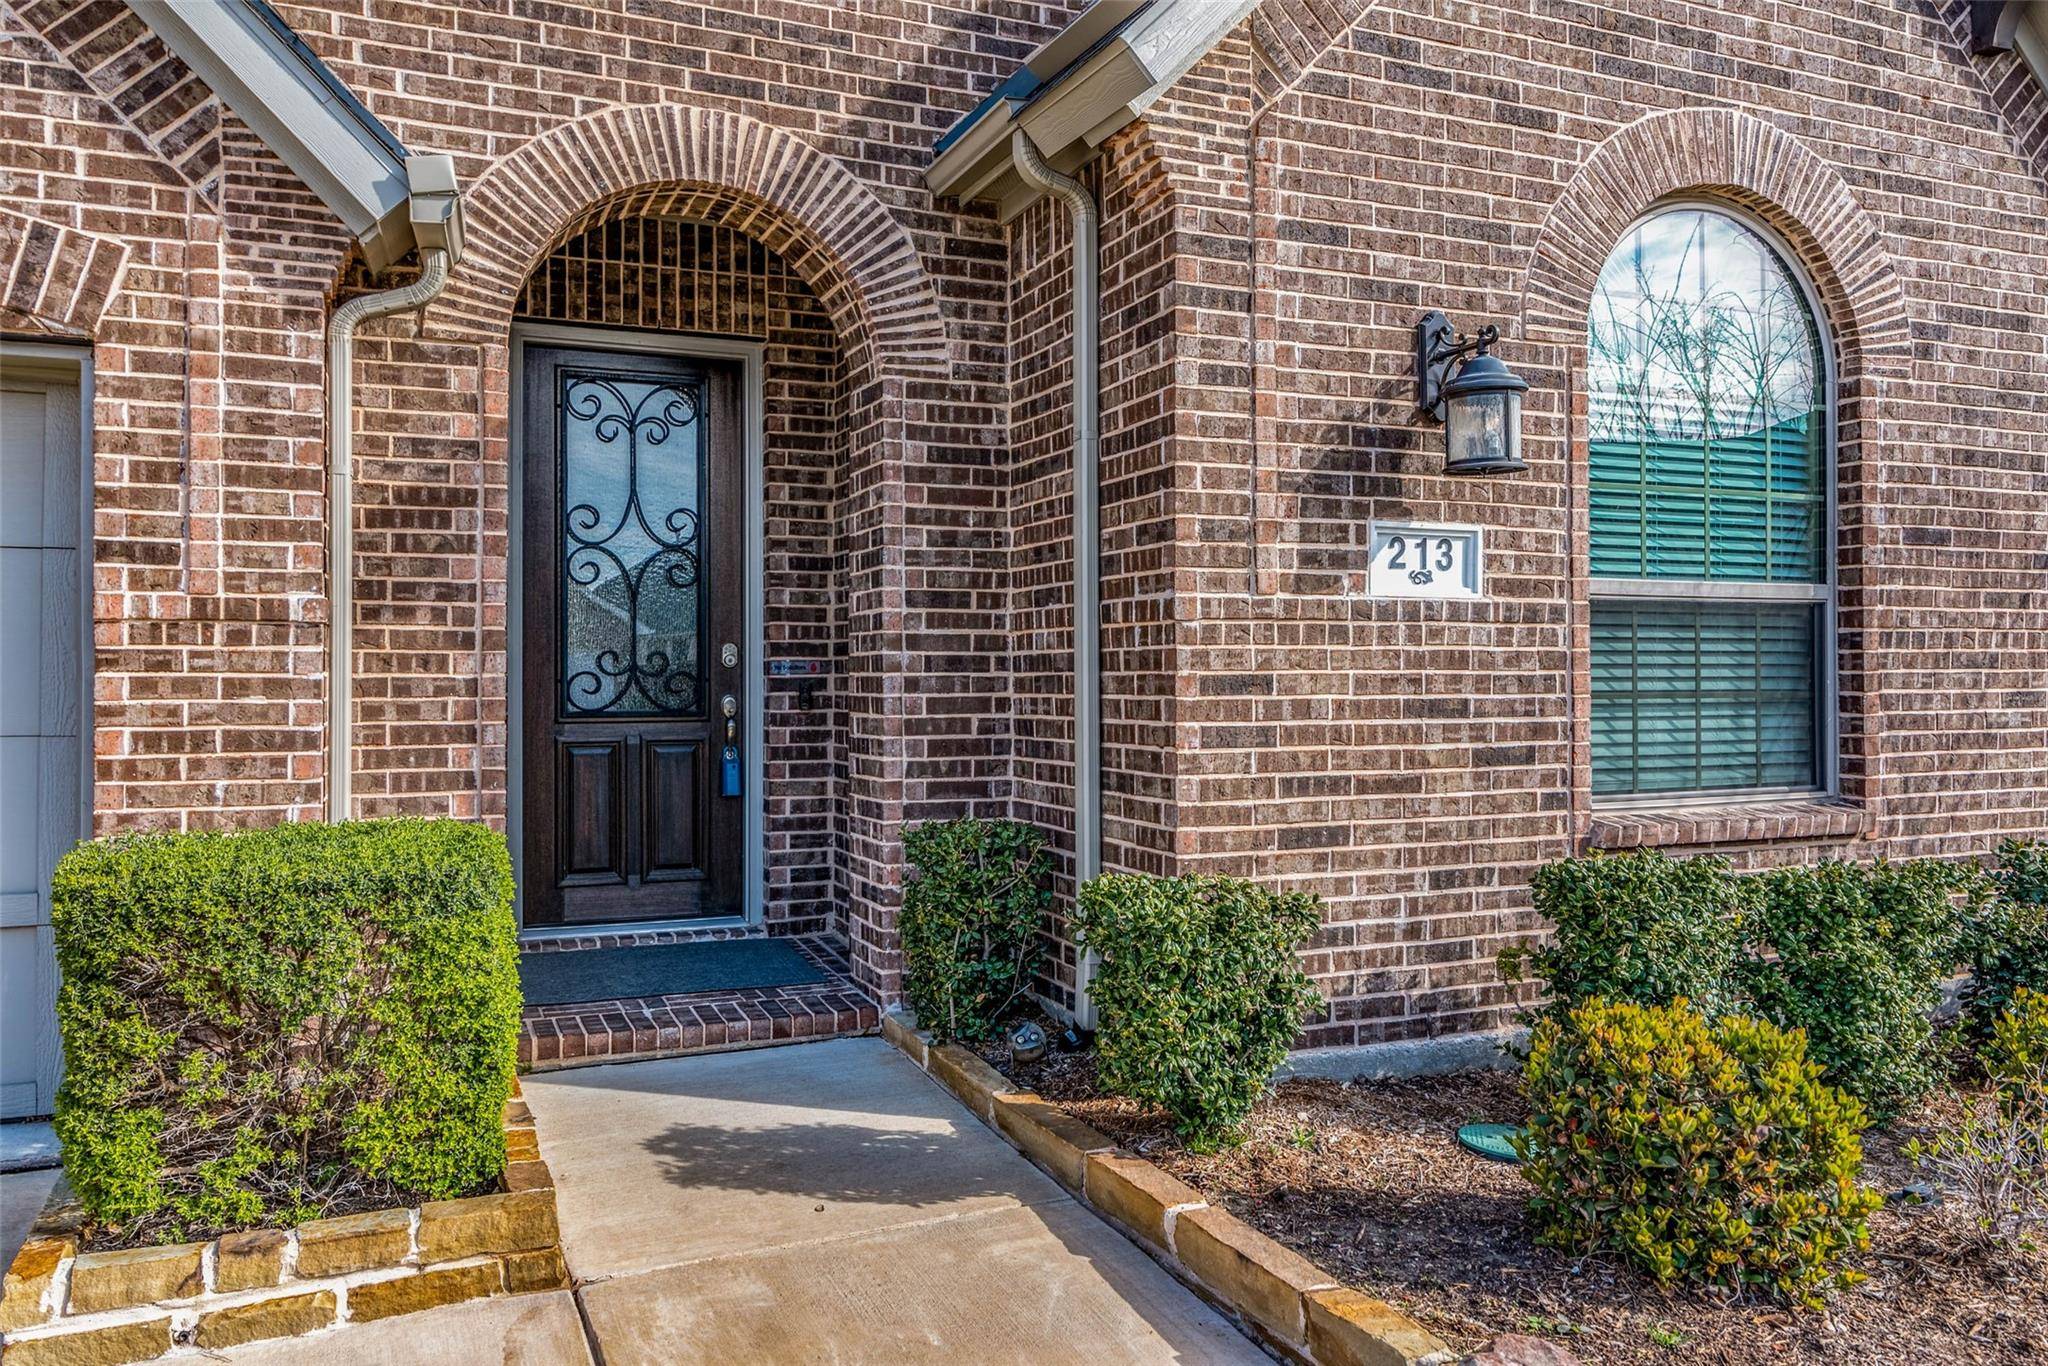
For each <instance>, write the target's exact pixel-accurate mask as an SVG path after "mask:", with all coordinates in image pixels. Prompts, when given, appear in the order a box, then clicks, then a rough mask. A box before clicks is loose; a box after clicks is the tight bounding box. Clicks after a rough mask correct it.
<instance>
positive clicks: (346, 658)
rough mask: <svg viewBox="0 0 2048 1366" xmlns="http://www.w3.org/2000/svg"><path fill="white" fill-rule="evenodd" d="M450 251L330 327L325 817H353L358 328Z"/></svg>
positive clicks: (411, 293) (442, 271)
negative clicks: (405, 283) (408, 280)
mask: <svg viewBox="0 0 2048 1366" xmlns="http://www.w3.org/2000/svg"><path fill="white" fill-rule="evenodd" d="M448 258H449V253H448V252H447V250H446V249H444V248H440V247H429V248H427V249H426V250H424V251H422V252H421V253H420V278H419V279H417V280H415V281H413V282H412V283H411V284H409V285H402V286H400V287H399V288H397V289H387V290H385V291H384V292H383V293H381V294H359V295H357V296H356V297H355V298H353V299H350V300H349V301H348V302H347V303H345V304H343V305H342V306H341V307H339V308H337V309H335V310H334V318H333V320H332V321H330V322H329V323H328V325H327V819H328V820H330V821H345V820H347V819H348V818H349V809H350V797H351V795H352V792H353V788H354V776H355V765H354V760H353V755H352V747H351V744H350V741H351V739H352V736H353V729H354V720H355V718H354V710H355V708H354V702H355V662H354V658H353V648H354V641H355V608H356V580H355V521H356V516H355V513H356V495H355V420H354V418H355V392H354V383H355V382H354V368H355V367H354V359H355V337H356V327H357V326H358V325H359V324H361V323H364V322H367V321H369V320H370V319H371V318H381V317H383V316H385V315H386V314H388V313H402V312H404V311H405V310H406V309H409V308H418V307H420V306H421V305H423V304H425V303H426V302H427V301H428V300H430V299H432V298H433V297H434V296H435V295H437V294H439V293H440V292H441V290H442V288H443V287H444V286H446V285H447V283H448Z"/></svg>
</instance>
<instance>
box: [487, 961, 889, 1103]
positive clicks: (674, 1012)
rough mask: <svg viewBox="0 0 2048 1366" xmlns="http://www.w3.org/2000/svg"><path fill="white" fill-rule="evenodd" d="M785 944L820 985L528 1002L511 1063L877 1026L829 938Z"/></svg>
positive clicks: (595, 1062) (755, 1042)
mask: <svg viewBox="0 0 2048 1366" xmlns="http://www.w3.org/2000/svg"><path fill="white" fill-rule="evenodd" d="M789 943H790V944H791V945H792V946H793V947H794V948H795V949H796V950H797V952H798V953H800V954H802V955H803V956H804V958H805V959H807V960H808V961H809V962H810V963H811V964H812V966H814V967H816V968H817V969H818V970H819V971H821V972H822V973H824V974H825V976H826V980H825V981H823V982H810V983H804V984H801V985H796V986H782V987H742V988H736V989H732V990H725V991H698V992H687V993H683V994H679V995H674V996H642V997H633V998H627V999H621V1000H614V1001H579V1002H575V1003H573V1004H568V1005H546V1006H529V1007H527V1008H526V1010H524V1011H523V1012H521V1016H520V1024H519V1066H520V1067H521V1069H522V1070H525V1071H531V1072H553V1071H560V1070H562V1069H564V1068H570V1067H595V1066H600V1065H603V1064H606V1063H615V1062H644V1061H648V1060H651V1059H654V1058H681V1057H690V1056H693V1055H696V1054H699V1053H736V1052H740V1051H743V1050H746V1049H752V1048H773V1047H777V1046H779V1045H782V1044H794V1043H816V1042H818V1041H820V1040H823V1039H838V1038H847V1037H850V1036H854V1035H861V1034H874V1033H877V1032H879V1030H880V1029H881V1024H882V1018H881V1010H880V1008H879V1007H878V1006H877V1005H876V1004H875V1003H874V1002H873V1001H872V1000H870V999H869V998H868V996H867V995H866V993H864V992H862V991H861V989H860V988H859V987H857V986H855V985H854V982H853V972H852V965H851V964H850V963H849V962H848V961H847V958H846V951H845V949H844V948H843V947H841V946H840V944H839V943H838V942H837V941H836V940H833V939H830V938H827V937H825V936H823V935H799V936H792V937H790V939H789ZM551 951H554V952H574V951H575V950H573V949H570V950H551Z"/></svg>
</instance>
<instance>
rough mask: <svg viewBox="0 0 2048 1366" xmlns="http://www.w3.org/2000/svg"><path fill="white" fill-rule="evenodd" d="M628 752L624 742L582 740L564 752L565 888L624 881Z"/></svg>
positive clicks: (560, 767)
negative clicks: (626, 759)
mask: <svg viewBox="0 0 2048 1366" xmlns="http://www.w3.org/2000/svg"><path fill="white" fill-rule="evenodd" d="M625 747H626V742H625V741H623V740H582V739H579V740H572V741H569V742H568V743H565V744H563V745H562V746H561V747H560V750H559V754H560V759H559V764H558V771H559V773H560V774H561V797H562V806H561V811H560V813H559V815H558V818H557V825H556V829H557V830H558V831H559V833H560V838H561V851H562V884H563V885H564V886H586V887H587V886H591V885H595V884H608V883H620V882H624V881H625V880H626V771H625V770H626V763H625V758H626V756H625V752H624V751H625Z"/></svg>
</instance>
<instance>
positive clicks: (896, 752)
mask: <svg viewBox="0 0 2048 1366" xmlns="http://www.w3.org/2000/svg"><path fill="white" fill-rule="evenodd" d="M465 203H466V229H467V241H468V249H467V256H466V258H465V260H464V261H463V263H462V264H461V266H460V267H459V268H458V269H457V270H456V272H455V274H454V276H453V278H452V280H451V283H450V287H449V289H448V291H447V293H446V294H445V295H444V296H443V298H442V299H441V300H440V301H438V302H437V303H436V304H435V305H434V306H433V307H432V308H431V309H430V310H429V312H428V316H427V318H426V319H425V322H424V328H423V332H424V334H425V335H427V336H430V337H434V338H436V339H441V338H447V339H450V340H457V341H463V342H470V343H473V344H475V345H476V346H477V347H479V348H480V350H481V353H482V355H483V363H482V367H481V378H480V383H481V387H482V394H481V395H480V397H481V404H480V407H481V411H482V423H481V432H480V437H481V441H482V445H483V450H484V455H485V462H486V465H487V467H495V469H496V470H498V471H500V473H499V474H498V475H497V476H496V477H498V478H503V474H502V471H503V469H504V464H503V462H504V459H505V456H506V454H507V453H508V448H509V428H508V419H507V416H506V414H507V413H508V412H509V411H510V410H511V409H510V393H511V388H512V381H513V377H512V376H511V375H510V373H509V349H508V337H509V328H510V325H511V322H512V317H513V311H514V306H515V303H516V301H517V298H518V295H519V291H520V289H521V287H522V286H523V285H524V284H525V282H526V280H527V278H528V276H529V274H530V273H531V272H532V271H533V269H534V267H535V266H536V265H537V264H538V263H539V262H541V261H542V260H543V259H544V258H546V256H547V255H548V253H549V252H550V251H552V250H553V249H554V248H555V247H556V246H557V245H558V244H560V243H562V242H564V241H566V240H568V239H570V238H572V237H575V236H577V235H578V234H582V233H586V232H588V231H589V230H590V229H591V228H593V227H595V226H598V225H601V224H604V223H607V222H611V221H614V220H621V219H632V218H639V219H646V218H661V219H676V220H683V221H688V222H693V223H702V224H711V225H715V226H718V227H722V228H726V229H731V230H735V231H738V232H741V233H744V234H745V235H747V236H748V237H751V238H753V239H755V240H758V241H759V242H761V243H763V244H765V245H766V246H768V247H769V248H770V249H772V250H773V251H774V252H776V253H777V254H778V255H779V256H780V257H781V258H782V259H783V260H785V261H787V262H788V263H789V265H790V267H791V268H792V269H793V270H794V271H795V272H796V273H798V274H799V275H800V276H802V278H803V279H804V280H805V282H806V283H807V284H808V285H809V287H810V289H811V290H812V291H813V292H814V293H815V295H816V297H817V298H818V300H819V301H820V302H821V303H822V305H823V306H824V308H825V309H826V311H827V313H828V314H829V316H830V317H831V320H832V324H833V328H834V331H835V332H836V334H837V339H838V343H839V347H840V350H841V354H842V356H843V357H844V363H845V366H846V383H845V393H846V401H845V403H844V406H843V417H842V421H843V422H844V426H845V431H844V441H845V450H846V452H847V457H846V467H845V469H844V472H843V475H844V477H843V485H842V492H841V496H840V499H839V504H838V525H839V528H840V538H841V550H842V558H843V564H844V577H845V582H844V585H843V593H844V601H845V618H846V624H845V657H846V663H845V670H844V675H843V677H842V678H841V679H839V680H837V681H836V682H837V687H838V690H839V691H841V692H842V694H843V697H844V699H845V710H846V738H845V747H844V763H845V781H844V784H843V787H842V791H843V794H844V796H843V801H844V806H845V809H844V812H843V816H844V836H843V845H842V848H841V850H840V856H841V860H842V866H843V868H844V871H845V884H846V889H847V892H846V895H847V901H848V905H847V907H846V920H845V923H846V928H847V933H848V939H849V941H850V949H851V958H852V962H853V968H854V973H855V976H856V978H857V979H858V980H859V981H860V983H861V985H862V986H863V987H865V988H866V989H867V990H869V991H870V992H871V993H873V994H875V995H876V996H877V997H879V998H881V999H882V1000H884V1001H885V1002H886V1001H891V1000H893V999H894V998H895V996H896V995H897V991H898V982H899V976H900V969H899V965H898V955H897V950H896V935H895V926H894V919H895V909H896V904H897V900H898V893H899V888H900V884H901V871H902V847H901V832H902V827H903V823H904V819H905V813H906V805H907V803H910V802H914V801H915V799H916V793H917V790H918V787H919V774H918V772H917V757H916V754H915V752H914V751H915V749H916V747H915V746H914V745H913V744H912V743H911V742H910V741H909V740H908V738H907V736H906V730H907V729H909V728H912V727H911V726H908V725H907V718H914V716H915V714H916V703H915V699H914V694H915V693H916V692H917V691H918V684H917V681H916V679H915V677H914V676H913V675H914V674H915V672H916V669H917V664H916V661H915V649H916V646H915V644H914V642H913V639H912V636H913V633H914V631H915V628H916V622H917V610H916V608H915V607H914V606H913V605H912V604H911V603H910V602H909V601H908V598H909V590H908V586H907V585H909V583H910V582H911V580H912V579H913V578H914V577H915V570H914V569H913V568H912V567H911V566H910V564H909V560H910V558H911V555H912V542H913V541H914V539H915V537H914V533H913V532H912V531H911V530H910V529H909V528H908V523H909V522H910V521H911V520H912V518H911V515H910V514H909V513H908V512H907V510H906V490H907V488H908V487H909V486H910V485H911V484H912V483H913V482H915V481H916V480H917V479H918V475H917V474H916V472H915V469H916V467H917V466H918V465H920V463H921V462H923V461H925V460H926V459H928V455H927V452H928V451H929V450H930V449H933V448H935V447H937V446H938V445H939V444H941V443H942V442H943V441H944V440H946V436H945V433H944V432H943V431H942V430H939V429H934V428H932V427H931V426H930V425H929V424H930V423H932V422H936V421H939V420H941V419H939V418H937V417H935V416H934V417H927V416H926V406H925V405H926V401H927V399H928V396H929V395H932V394H936V393H941V392H943V391H944V390H945V388H946V387H947V386H948V385H949V383H950V381H951V380H952V378H953V375H954V366H953V354H952V351H953V348H952V346H951V345H950V343H949V338H948V335H947V329H946V325H945V322H944V320H943V318H942V316H941V313H940V309H939V302H938V294H937V292H936V290H935V289H934V286H933V283H932V281H931V280H930V278H929V277H928V276H927V273H926V271H925V268H924V265H923V263H922V261H921V259H920V257H919V255H918V253H917V250H916V248H915V246H914V245H913V243H912V241H911V239H910V237H909V235H908V234H907V233H906V232H905V231H904V230H903V229H902V227H901V226H900V225H899V224H898V223H897V221H896V219H895V217H894V216H893V215H892V214H891V212H890V210H889V209H888V208H887V207H886V206H885V205H884V204H883V203H882V202H881V201H880V200H879V199H877V198H876V196H875V195H874V193H873V192H872V191H871V190H869V189H868V188H867V187H866V186H865V185H864V184H862V183H861V182H860V181H859V180H858V179H856V178H855V177H854V176H853V175H852V174H851V173H850V172H849V171H848V170H847V169H846V168H845V167H844V166H842V165H841V164H840V163H838V162H837V161H835V160H833V159H832V158H830V157H827V156H825V155H824V154H823V153H820V152H819V151H817V150H816V149H815V148H813V147H811V146H810V145H809V144H807V143H805V142H804V141H803V140H802V139H800V138H798V137H796V136H795V135H794V134H791V133H788V132H786V131H784V130H780V129H777V128H773V127H771V126H769V125H767V124H764V123H762V122H760V121H758V120H755V119H751V118H747V117H745V116H743V115H737V114H732V113H727V112H722V111H710V110H703V109H693V108H687V107H682V106H674V105H664V106H659V107H638V108H621V109H612V110H606V111H603V112H601V113H598V114H594V115H590V116H588V117H586V118H583V119H579V120H576V121H573V122H571V123H567V124H564V125H562V126H560V127H558V128H556V129H554V130H553V131H551V132H549V133H547V134H544V135H543V136H541V137H540V138H537V139H535V140H534V141H533V142H531V143H529V144H527V145H526V146H524V147H522V148H521V149H520V150H519V151H517V152H515V153H513V154H512V155H511V156H509V157H507V158H506V159H505V160H504V161H502V162H500V163H498V164H497V165H496V166H495V167H493V168H492V169H491V170H490V171H489V172H488V173H486V175H485V176H484V177H483V178H482V179H481V180H479V181H478V182H477V183H476V184H475V185H474V186H473V187H471V189H470V190H469V192H468V194H467V196H466V201H465ZM487 477H490V476H487ZM486 577H488V571H486ZM502 659H503V657H502V655H500V656H498V657H497V662H496V665H495V667H496V668H498V669H499V670H500V676H501V677H502V669H503V663H502ZM493 667H494V665H493V662H492V661H490V660H487V661H486V662H485V664H484V669H485V671H486V674H487V675H488V673H489V672H490V671H491V669H492V668H493ZM501 691H502V690H501ZM504 710H505V704H504V702H503V701H502V699H499V700H497V701H496V713H497V714H498V715H499V716H502V715H503V713H504ZM489 720H490V718H489V716H487V717H486V719H485V724H486V725H488V724H489Z"/></svg>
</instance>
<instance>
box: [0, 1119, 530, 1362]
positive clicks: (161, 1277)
mask: <svg viewBox="0 0 2048 1366" xmlns="http://www.w3.org/2000/svg"><path fill="white" fill-rule="evenodd" d="M504 1125H505V1148H506V1153H507V1155H508V1157H509V1158H510V1159H511V1160H510V1163H509V1166H508V1169H507V1172H506V1175H505V1178H504V1180H503V1182H502V1183H501V1184H502V1186H503V1189H502V1190H501V1191H499V1192H497V1193H494V1194H488V1195H477V1196H471V1197H469V1198H468V1199H463V1200H438V1201H433V1202H431V1203H429V1204H426V1205H424V1206H421V1207H419V1208H416V1209H406V1208H392V1209H384V1210H371V1211H367V1212H365V1213H361V1214H352V1215H345V1216H342V1217H339V1218H334V1219H321V1220H315V1221H314V1222H312V1223H309V1224H304V1225H301V1226H300V1227H298V1228H296V1229H249V1230H244V1231H242V1232H238V1233H227V1234H223V1235H221V1236H220V1237H219V1238H218V1239H215V1240H214V1241H212V1242H208V1243H187V1244H182V1245H179V1246H176V1247H163V1248H135V1249H125V1250H122V1251H119V1252H103V1253H92V1252H88V1253H80V1252H79V1250H78V1229H79V1227H80V1225H81V1223H82V1221H83V1211H82V1210H81V1209H80V1208H79V1206H78V1203H77V1202H76V1200H75V1199H73V1198H72V1196H71V1192H70V1189H69V1187H67V1186H66V1185H65V1184H64V1182H63V1181H61V1180H60V1181H59V1182H58V1183H57V1186H56V1189H55V1190H54V1191H53V1192H52V1193H51V1196H50V1199H49V1201H48V1203H47V1204H46V1205H45V1206H44V1208H43V1213H42V1217H41V1218H40V1219H38V1220H37V1222H36V1225H35V1227H34V1228H33V1229H32V1230H31V1231H30V1234H29V1237H28V1241H27V1242H25V1243H23V1244H22V1247H21V1250H20V1251H19V1252H18V1253H16V1254H15V1257H14V1261H13V1263H12V1264H11V1265H10V1266H9V1267H8V1268H7V1272H6V1278H5V1282H4V1285H0V1348H4V1349H5V1353H6V1359H7V1361H8V1362H9V1363H13V1362H16V1361H20V1362H24V1363H29V1364H30V1366H33V1364H34V1363H37V1362H51V1363H57V1362H79V1361H92V1362H96V1363H108V1364H109V1366H111V1364H112V1363H119V1362H131V1361H149V1360H153V1359H155V1358H157V1357H160V1356H162V1355H164V1353H166V1352H168V1351H170V1350H171V1349H173V1348H174V1347H183V1346H197V1347H200V1348H202V1349H207V1348H218V1347H227V1346H232V1345H237V1344H240V1343H245V1342H255V1341H259V1340H261V1339H265V1338H283V1337H300V1336H304V1335H305V1334H308V1333H319V1332H326V1331H329V1330H332V1329H342V1330H344V1331H345V1329H346V1326H347V1325H348V1324H350V1323H367V1322H371V1321H373V1320H376V1319H383V1318H390V1317H392V1316H393V1315H396V1314H409V1313H413V1312H415V1311H417V1310H421V1309H431V1308H435V1307H437V1306H440V1305H444V1304H455V1303H458V1302H460V1301H462V1300H468V1299H478V1298H481V1297H484V1296H490V1295H503V1294H512V1295H518V1294H525V1293H528V1292H532V1291H542V1290H559V1289H561V1288H563V1287H565V1286H567V1285H568V1284H569V1270H568V1264H567V1262H566V1260H565V1259H564V1258H563V1256H562V1248H561V1228H560V1222H559V1220H558V1218H557V1215H556V1208H555V1183H554V1178H553V1175H552V1174H551V1173H550V1172H549V1171H548V1167H547V1163H545V1162H543V1161H541V1160H540V1143H539V1138H538V1135H537V1134H536V1132H535V1130H534V1121H533V1115H532V1113H531V1112H530V1111H529V1110H528V1109H527V1108H526V1103H525V1101H524V1100H522V1099H521V1098H520V1095H519V1091H518V1083H517V1082H516V1081H515V1082H514V1083H513V1095H512V1099H511V1100H509V1101H507V1102H506V1104H505V1115H504Z"/></svg>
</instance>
